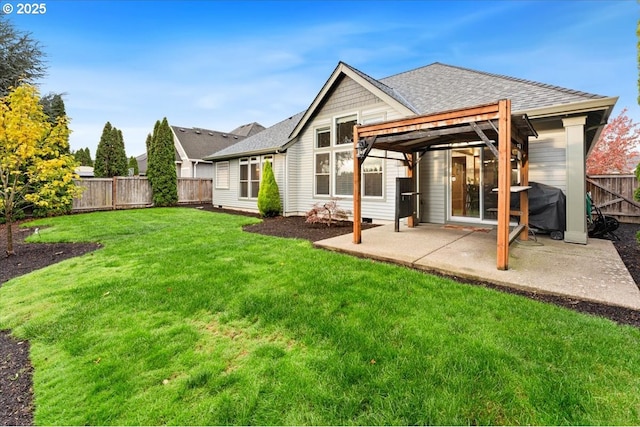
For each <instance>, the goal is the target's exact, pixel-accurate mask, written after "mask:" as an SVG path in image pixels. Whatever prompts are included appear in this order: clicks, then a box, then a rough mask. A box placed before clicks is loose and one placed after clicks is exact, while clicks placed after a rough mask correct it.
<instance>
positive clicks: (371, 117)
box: [312, 111, 387, 201]
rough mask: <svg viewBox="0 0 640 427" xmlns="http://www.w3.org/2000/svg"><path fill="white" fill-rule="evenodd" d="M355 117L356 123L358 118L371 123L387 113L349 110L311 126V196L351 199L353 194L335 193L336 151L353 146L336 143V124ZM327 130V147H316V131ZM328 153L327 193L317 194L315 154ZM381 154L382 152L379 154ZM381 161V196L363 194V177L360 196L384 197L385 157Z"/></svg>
mask: <svg viewBox="0 0 640 427" xmlns="http://www.w3.org/2000/svg"><path fill="white" fill-rule="evenodd" d="M354 118H355V121H356V123H360V122H359V121H360V120H363V121H365V122H366V123H367V124H371V123H375V122H382V121H385V120H386V118H387V113H386V112H380V113H368V114H366V115H362V114H361V113H360V112H358V111H355V112H351V113H346V114H339V115H334V116H333V117H332V118H331V122H328V121H327V120H326V119H325V120H323V121H322V122H321V123H318V124H317V125H316V126H314V127H313V180H312V186H313V197H314V198H316V199H327V198H333V197H339V198H341V199H353V194H337V191H336V184H337V182H336V181H337V179H336V173H337V162H336V153H339V152H347V151H351V152H352V151H353V146H352V145H349V144H339V145H338V144H337V138H338V130H337V125H338V123H340V122H344V121H351V120H353V119H354ZM327 129H328V130H329V132H330V138H331V144H330V146H329V147H322V148H319V147H318V139H317V135H318V132H320V131H322V130H327ZM327 153H328V154H329V194H318V193H317V188H318V187H317V181H316V178H317V176H318V171H317V164H316V163H317V162H316V156H317V155H318V154H327ZM380 155H382V154H380ZM381 162H382V173H381V175H382V183H381V185H382V195H381V196H367V195H365V194H364V191H365V188H364V179H362V180H361V192H360V194H362V198H363V199H366V200H377V201H380V200H384V199H385V197H386V176H387V161H386V160H385V159H381Z"/></svg>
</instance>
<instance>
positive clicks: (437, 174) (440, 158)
mask: <svg viewBox="0 0 640 427" xmlns="http://www.w3.org/2000/svg"><path fill="white" fill-rule="evenodd" d="M448 155H449V152H448V151H428V152H427V153H425V155H424V158H423V159H422V160H421V161H420V163H419V172H418V177H419V180H420V182H419V185H418V191H419V192H420V196H419V199H418V200H419V204H420V206H419V212H420V221H422V222H431V223H435V224H443V223H444V222H445V220H446V217H447V209H446V205H447V197H446V195H447V185H446V182H445V177H446V176H448V172H447V156H448Z"/></svg>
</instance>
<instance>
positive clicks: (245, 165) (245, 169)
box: [240, 159, 249, 198]
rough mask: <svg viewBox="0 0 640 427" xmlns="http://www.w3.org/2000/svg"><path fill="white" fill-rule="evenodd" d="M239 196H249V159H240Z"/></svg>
mask: <svg viewBox="0 0 640 427" xmlns="http://www.w3.org/2000/svg"><path fill="white" fill-rule="evenodd" d="M240 197H241V198H246V197H249V159H240Z"/></svg>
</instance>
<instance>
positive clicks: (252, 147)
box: [204, 111, 304, 160]
mask: <svg viewBox="0 0 640 427" xmlns="http://www.w3.org/2000/svg"><path fill="white" fill-rule="evenodd" d="M303 114H304V111H302V112H300V113H298V114H296V115H294V116H291V117H289V118H288V119H285V120H283V121H281V122H280V123H276V124H275V125H273V126H271V127H269V128H267V129H265V130H263V131H262V132H259V133H257V134H255V135H253V136H250V137H248V138H247V139H244V140H242V141H240V142H238V143H237V144H234V145H232V146H230V147H227V148H225V149H223V150H220V151H218V152H217V153H214V154H213V155H210V156H207V157H204V159H205V160H213V159H215V160H221V159H225V158H234V157H239V155H259V154H269V153H274V152H276V151H277V150H280V149H282V148H283V147H284V146H285V145H286V144H287V142H288V141H289V135H290V134H291V131H292V130H293V128H294V127H295V126H296V125H297V124H298V122H299V121H300V118H301V117H302V115H303Z"/></svg>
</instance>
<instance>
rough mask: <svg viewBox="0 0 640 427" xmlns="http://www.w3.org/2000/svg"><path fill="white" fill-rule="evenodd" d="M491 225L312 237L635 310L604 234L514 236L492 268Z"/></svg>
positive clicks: (359, 251)
mask: <svg viewBox="0 0 640 427" xmlns="http://www.w3.org/2000/svg"><path fill="white" fill-rule="evenodd" d="M496 240H497V236H496V230H495V229H492V228H488V227H483V226H465V225H441V224H420V225H419V226H417V227H414V228H408V227H406V225H401V227H400V232H398V233H396V232H394V231H393V225H392V224H391V225H383V226H379V227H374V228H370V229H367V230H363V231H362V243H361V244H359V245H356V244H354V243H353V235H352V234H346V235H343V236H338V237H334V238H331V239H326V240H322V241H319V242H316V243H315V245H316V246H318V247H321V248H325V249H329V250H334V251H339V252H344V253H349V254H352V255H356V256H361V257H365V258H371V259H376V260H380V261H387V262H392V263H396V264H401V265H405V266H408V267H411V268H416V269H420V270H425V271H435V272H438V273H442V274H445V275H449V276H457V277H462V278H466V279H472V280H480V281H484V282H489V283H494V284H497V285H502V286H508V287H512V288H519V289H524V290H528V291H535V292H540V293H547V294H556V295H563V296H568V297H573V298H576V299H582V300H590V301H596V302H600V303H604V304H609V305H618V306H622V307H628V308H633V309H638V310H640V290H639V289H638V286H636V284H635V282H634V280H633V278H632V277H631V275H630V274H629V272H628V270H627V269H626V267H625V265H624V263H623V262H622V260H621V259H620V256H619V255H618V252H617V251H616V249H615V248H614V246H613V244H612V243H611V242H610V241H608V240H599V239H589V243H588V244H587V245H578V244H571V243H565V242H563V241H557V240H552V239H551V238H549V237H548V236H545V235H538V236H537V241H536V240H533V239H531V240H529V241H522V242H520V241H516V242H514V243H513V244H512V245H511V247H510V250H509V270H507V271H500V270H498V269H497V268H496Z"/></svg>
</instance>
